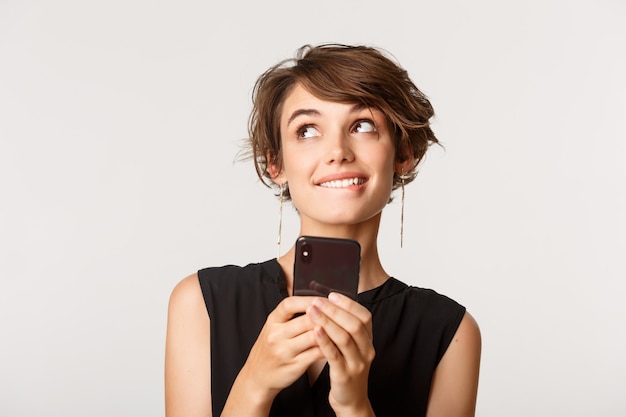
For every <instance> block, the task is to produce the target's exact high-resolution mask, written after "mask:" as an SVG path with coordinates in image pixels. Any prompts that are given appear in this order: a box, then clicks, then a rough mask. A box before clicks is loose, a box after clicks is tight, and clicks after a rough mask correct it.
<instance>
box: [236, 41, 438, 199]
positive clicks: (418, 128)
mask: <svg viewBox="0 0 626 417" xmlns="http://www.w3.org/2000/svg"><path fill="white" fill-rule="evenodd" d="M297 84H300V85H302V87H304V88H305V89H306V90H307V91H309V92H310V93H311V94H313V95H314V96H316V97H318V98H320V99H322V100H328V101H333V102H340V103H362V104H364V105H366V106H368V107H372V108H376V109H378V110H380V111H381V112H382V113H383V114H384V115H385V118H386V119H387V123H388V124H389V127H390V129H391V131H392V132H393V136H394V143H395V148H396V158H397V159H398V160H400V161H403V160H406V159H407V158H408V157H409V155H412V156H413V158H414V159H415V164H414V165H413V167H412V168H411V169H410V170H409V172H406V173H405V180H404V181H405V183H408V182H410V181H412V180H413V179H414V178H415V175H416V174H417V171H416V166H417V164H418V163H419V162H420V161H421V160H422V158H423V157H424V154H425V153H426V150H427V149H428V147H429V146H430V145H431V144H433V143H439V141H438V140H437V138H436V137H435V135H434V133H433V131H432V130H431V128H430V122H429V120H430V118H431V117H432V116H433V115H434V110H433V107H432V105H431V104H430V101H429V100H428V98H427V97H426V96H425V95H424V94H423V93H422V92H421V91H420V90H419V89H418V88H417V87H416V86H415V84H413V82H412V81H411V79H410V78H409V76H408V73H407V71H406V70H404V69H403V68H402V67H401V66H400V65H399V64H398V63H396V62H395V60H393V59H391V58H390V57H389V56H388V55H387V54H386V53H384V52H383V51H382V50H380V49H377V48H373V47H368V46H349V45H341V44H323V45H318V46H310V45H305V46H303V47H301V48H300V49H298V51H297V54H296V57H295V58H292V59H286V60H284V61H282V62H280V63H278V64H277V65H275V66H273V67H271V68H270V69H268V70H267V71H266V72H265V73H263V74H262V75H261V76H260V77H259V78H258V80H257V81H256V84H255V86H254V90H253V93H252V101H253V108H252V112H251V114H250V119H249V122H248V134H249V142H248V146H249V151H250V153H251V155H252V157H253V159H254V162H255V168H256V171H257V175H258V176H259V178H260V179H261V181H262V182H263V183H265V184H266V185H267V186H271V185H272V183H273V182H272V181H271V175H270V173H269V172H268V167H269V166H270V165H276V166H277V167H279V168H281V167H282V163H283V161H282V152H281V137H280V118H281V113H282V106H283V103H284V101H285V99H286V97H287V95H288V94H289V93H290V92H291V90H292V89H293V88H294V87H295V86H296V85H297ZM407 153H408V154H407ZM400 183H401V180H400V177H399V176H398V175H397V174H396V175H394V185H393V188H394V189H395V188H397V187H398V186H399V185H400Z"/></svg>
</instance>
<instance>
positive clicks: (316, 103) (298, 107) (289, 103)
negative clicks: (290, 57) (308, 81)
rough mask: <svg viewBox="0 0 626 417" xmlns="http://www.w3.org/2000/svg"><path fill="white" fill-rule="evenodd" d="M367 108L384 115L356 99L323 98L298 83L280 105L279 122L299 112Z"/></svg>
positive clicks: (335, 112) (329, 112) (319, 113)
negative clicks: (345, 101)
mask: <svg viewBox="0 0 626 417" xmlns="http://www.w3.org/2000/svg"><path fill="white" fill-rule="evenodd" d="M361 110H367V111H368V112H370V113H373V115H375V116H377V115H378V116H380V117H384V116H383V114H382V112H380V111H379V110H378V109H376V108H373V107H368V106H366V105H364V104H361V103H358V102H357V101H354V102H351V103H344V102H337V101H331V100H325V99H321V98H319V97H317V96H316V95H314V94H313V93H311V92H310V91H308V90H307V89H306V88H304V87H303V86H302V85H300V84H296V85H295V86H294V87H293V89H292V90H291V91H290V92H289V93H288V94H287V96H286V97H285V100H284V101H283V104H282V106H281V110H280V111H281V115H280V124H281V125H282V126H285V125H287V124H288V123H289V122H290V121H291V120H292V119H294V118H295V117H294V116H296V117H297V116H298V115H300V114H303V113H304V114H312V115H315V116H324V115H331V116H332V115H340V114H343V113H355V112H359V111H361Z"/></svg>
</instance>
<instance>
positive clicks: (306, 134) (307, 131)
mask: <svg viewBox="0 0 626 417" xmlns="http://www.w3.org/2000/svg"><path fill="white" fill-rule="evenodd" d="M319 135H320V132H318V131H317V129H316V128H315V127H313V126H311V125H306V126H302V127H301V128H299V129H298V137H299V138H300V139H309V138H314V137H316V136H319Z"/></svg>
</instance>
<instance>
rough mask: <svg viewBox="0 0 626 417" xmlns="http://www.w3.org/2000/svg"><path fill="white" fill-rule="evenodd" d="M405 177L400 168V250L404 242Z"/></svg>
mask: <svg viewBox="0 0 626 417" xmlns="http://www.w3.org/2000/svg"><path fill="white" fill-rule="evenodd" d="M405 178H406V176H405V175H404V168H402V173H401V174H400V183H401V185H402V194H401V195H402V202H401V205H400V248H402V244H403V242H404V180H405Z"/></svg>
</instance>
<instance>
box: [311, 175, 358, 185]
mask: <svg viewBox="0 0 626 417" xmlns="http://www.w3.org/2000/svg"><path fill="white" fill-rule="evenodd" d="M352 178H358V179H360V180H362V181H363V182H365V181H367V176H366V175H363V174H361V173H359V172H338V173H335V174H330V175H326V176H324V177H322V178H320V179H318V180H316V181H315V185H320V184H324V183H325V182H330V181H341V180H349V179H352Z"/></svg>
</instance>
